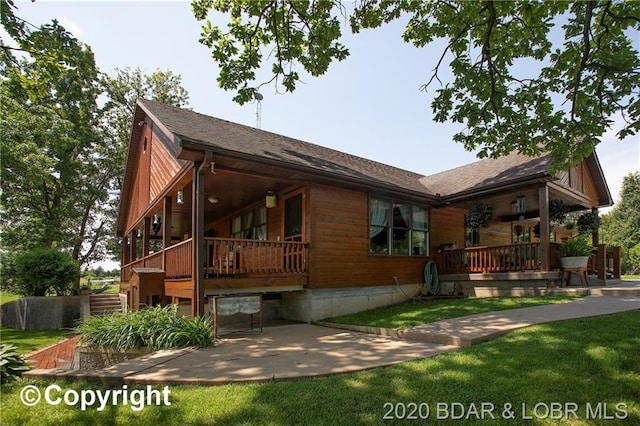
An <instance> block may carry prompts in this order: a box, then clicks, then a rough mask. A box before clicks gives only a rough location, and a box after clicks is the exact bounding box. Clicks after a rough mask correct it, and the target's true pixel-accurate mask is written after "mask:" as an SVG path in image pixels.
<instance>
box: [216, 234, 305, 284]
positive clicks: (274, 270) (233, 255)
mask: <svg viewBox="0 0 640 426" xmlns="http://www.w3.org/2000/svg"><path fill="white" fill-rule="evenodd" d="M205 241H206V247H207V265H206V273H207V274H208V276H210V277H214V278H215V277H220V276H229V275H237V274H246V275H253V276H259V275H271V274H302V273H305V272H307V247H308V246H307V244H306V243H302V242H295V241H270V240H244V239H233V238H205Z"/></svg>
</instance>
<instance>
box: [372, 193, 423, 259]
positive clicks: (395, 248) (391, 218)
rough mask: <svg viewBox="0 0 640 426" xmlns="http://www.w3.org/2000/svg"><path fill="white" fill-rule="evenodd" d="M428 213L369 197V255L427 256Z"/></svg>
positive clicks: (416, 207)
mask: <svg viewBox="0 0 640 426" xmlns="http://www.w3.org/2000/svg"><path fill="white" fill-rule="evenodd" d="M428 247H429V210H428V209H427V208H425V207H421V206H414V205H411V204H405V203H397V202H393V201H389V200H384V199H380V198H371V199H370V203H369V252H370V253H371V254H384V255H396V256H427V255H428V254H429V251H428Z"/></svg>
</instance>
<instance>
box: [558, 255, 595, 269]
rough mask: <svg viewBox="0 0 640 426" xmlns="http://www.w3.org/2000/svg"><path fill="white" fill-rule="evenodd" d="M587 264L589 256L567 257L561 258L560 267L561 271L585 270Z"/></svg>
mask: <svg viewBox="0 0 640 426" xmlns="http://www.w3.org/2000/svg"><path fill="white" fill-rule="evenodd" d="M588 263H589V256H569V257H561V258H560V265H561V266H562V269H575V268H586V267H587V264H588Z"/></svg>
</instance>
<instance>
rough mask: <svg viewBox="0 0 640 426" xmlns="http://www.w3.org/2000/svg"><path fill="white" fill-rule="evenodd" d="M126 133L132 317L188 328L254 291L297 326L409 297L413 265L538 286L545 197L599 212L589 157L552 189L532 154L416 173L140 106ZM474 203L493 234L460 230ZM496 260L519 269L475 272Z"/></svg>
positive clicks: (545, 238) (418, 279) (546, 274)
mask: <svg viewBox="0 0 640 426" xmlns="http://www.w3.org/2000/svg"><path fill="white" fill-rule="evenodd" d="M133 123H134V124H133V127H132V132H131V140H130V145H129V151H128V156H127V162H126V168H125V176H124V181H123V187H122V195H121V200H120V208H119V213H118V221H117V234H118V236H120V237H121V238H122V259H121V264H122V268H121V282H122V285H121V293H122V294H123V295H126V297H127V303H128V305H129V307H130V308H132V309H137V308H139V307H140V306H143V305H148V304H157V303H162V304H165V303H177V304H179V305H181V306H186V307H188V309H189V311H190V313H191V314H192V315H199V314H202V313H205V312H207V311H208V309H209V308H208V307H207V306H208V305H207V303H210V301H211V300H213V299H214V298H215V297H223V296H226V295H238V294H260V295H262V296H263V297H262V299H263V300H264V301H265V302H266V306H267V308H268V309H271V310H273V311H274V312H275V315H277V316H281V317H284V318H288V319H294V320H302V321H312V320H318V319H321V318H326V317H332V316H336V315H342V314H346V313H350V312H355V311H359V310H364V309H369V308H372V307H375V306H380V305H385V304H390V303H396V302H399V301H401V300H404V299H405V298H406V296H405V294H410V295H414V294H417V293H419V291H420V287H421V285H422V283H423V276H424V268H425V264H426V263H427V262H428V261H435V262H436V263H437V264H438V266H439V268H440V269H441V272H442V273H452V274H453V275H450V278H451V279H455V280H458V281H460V282H462V281H465V280H466V281H469V280H470V279H469V277H470V276H476V275H480V276H485V277H486V276H489V275H491V274H494V273H497V274H511V273H512V272H510V271H511V270H512V269H514V268H515V269H514V270H515V271H519V272H516V273H519V274H523V273H529V274H534V275H532V277H533V278H534V279H533V281H535V282H536V285H538V284H540V283H539V282H538V281H542V282H543V283H542V285H546V283H547V282H548V281H549V280H553V279H557V278H558V274H559V273H558V272H557V271H555V272H554V271H553V269H554V268H555V264H554V259H553V258H552V254H551V241H550V235H552V234H551V231H552V230H551V229H550V228H549V220H548V204H549V200H550V199H552V198H560V199H562V200H564V202H565V204H566V205H567V206H570V208H571V209H574V210H583V209H596V208H598V207H601V206H607V205H611V203H612V202H611V196H610V194H609V190H608V188H607V185H606V182H605V180H604V177H603V174H602V170H601V169H600V166H599V163H598V160H597V157H596V156H595V154H594V155H593V156H591V157H589V158H588V159H587V160H585V161H584V162H583V163H581V164H580V165H578V166H577V167H575V168H574V169H572V170H570V171H569V172H566V173H563V174H561V175H559V176H550V175H549V174H548V172H547V169H548V166H549V164H548V158H547V157H546V156H541V157H538V158H529V157H525V156H522V155H510V156H507V157H504V158H500V159H496V160H483V161H479V162H477V163H474V164H472V165H469V166H464V167H461V168H458V169H454V170H452V171H449V172H444V173H439V174H435V175H432V176H423V175H420V174H416V173H412V172H409V171H405V170H401V169H398V168H395V167H391V166H388V165H385V164H381V163H378V162H374V161H370V160H367V159H364V158H359V157H356V156H353V155H349V154H346V153H342V152H339V151H336V150H332V149H328V148H324V147H321V146H318V145H314V144H311V143H307V142H303V141H300V140H296V139H292V138H289V137H285V136H282V135H278V134H274V133H270V132H266V131H263V130H259V129H255V128H251V127H247V126H243V125H239V124H235V123H231V122H229V121H225V120H220V119H217V118H214V117H210V116H206V115H202V114H199V113H196V112H192V111H188V110H184V109H180V108H176V107H172V106H167V105H163V104H160V103H157V102H153V101H148V100H142V99H140V100H138V101H137V103H136V108H135V112H134V121H133ZM478 201H482V202H484V203H487V204H491V205H492V206H493V208H494V212H495V214H494V220H493V223H492V224H491V226H490V227H489V228H486V229H484V228H483V229H480V230H479V231H477V230H474V231H469V232H467V229H466V225H465V215H466V214H467V212H468V210H469V208H470V206H472V205H473V204H474V203H477V202H478ZM513 202H516V203H518V206H519V207H520V208H522V211H521V212H519V213H517V214H516V213H515V211H514V210H512V203H513ZM537 218H540V219H537ZM534 221H539V222H540V226H539V228H540V230H539V232H538V235H540V237H539V238H537V239H536V238H534V232H533V228H534V226H535V225H534ZM516 222H517V223H516ZM515 226H521V227H523V228H524V227H526V228H527V229H528V230H527V232H526V235H527V237H526V238H525V237H524V236H521V235H517V236H516V237H517V238H514V235H513V229H514V227H515ZM517 229H520V228H517ZM523 235H525V233H524V232H523ZM488 246H498V247H501V248H500V249H499V250H498V251H494V252H489V251H487V250H490V248H489V247H488ZM524 247H527V249H526V250H523V248H524ZM512 249H513V250H516V249H517V250H518V253H519V256H521V255H524V256H525V258H526V259H525V260H526V261H525V262H520V261H518V262H516V264H510V265H508V264H507V263H504V262H503V263H496V262H495V261H493V260H492V261H491V262H493V263H491V262H488V261H487V262H485V263H481V264H478V263H477V261H478V260H479V259H481V258H487V259H488V258H489V257H494V258H496V259H497V258H500V257H504V256H506V255H508V254H509V250H512ZM483 250H484V251H483ZM600 255H601V257H602V256H605V255H604V254H602V253H600ZM603 262H604V260H603ZM618 262H619V260H618ZM478 268H479V269H478ZM523 271H525V272H523ZM483 272H484V274H483ZM535 274H537V275H535ZM443 278H447V276H446V275H445V276H444V277H443ZM498 278H500V279H501V280H503V281H505V280H506V281H507V282H508V281H509V280H510V279H513V278H514V277H513V276H509V275H508V276H503V277H498ZM498 278H496V279H498ZM515 278H516V279H522V278H523V277H522V276H516V277H515ZM510 285H514V284H513V282H511V284H510ZM473 287H474V285H471V286H470V287H469V288H470V290H468V292H469V294H472V291H473Z"/></svg>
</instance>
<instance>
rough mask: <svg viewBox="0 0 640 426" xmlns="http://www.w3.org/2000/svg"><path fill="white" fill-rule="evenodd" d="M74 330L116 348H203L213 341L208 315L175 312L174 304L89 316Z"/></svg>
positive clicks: (89, 342)
mask: <svg viewBox="0 0 640 426" xmlns="http://www.w3.org/2000/svg"><path fill="white" fill-rule="evenodd" d="M77 331H78V333H80V334H82V339H81V342H82V343H84V344H86V345H88V346H92V347H100V348H103V349H110V350H118V351H127V350H132V349H139V348H148V349H151V350H158V349H174V348H185V347H189V346H195V347H198V348H203V347H208V346H211V345H212V344H213V339H212V336H213V323H212V321H211V319H210V318H209V317H196V318H194V319H190V318H187V317H184V316H181V315H178V307H177V306H175V305H170V306H165V307H160V306H156V307H153V308H146V309H142V310H140V311H135V312H124V313H122V312H116V313H113V314H111V315H105V316H90V317H88V318H86V319H85V320H84V321H83V322H82V323H81V324H80V325H79V326H78V327H77Z"/></svg>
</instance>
